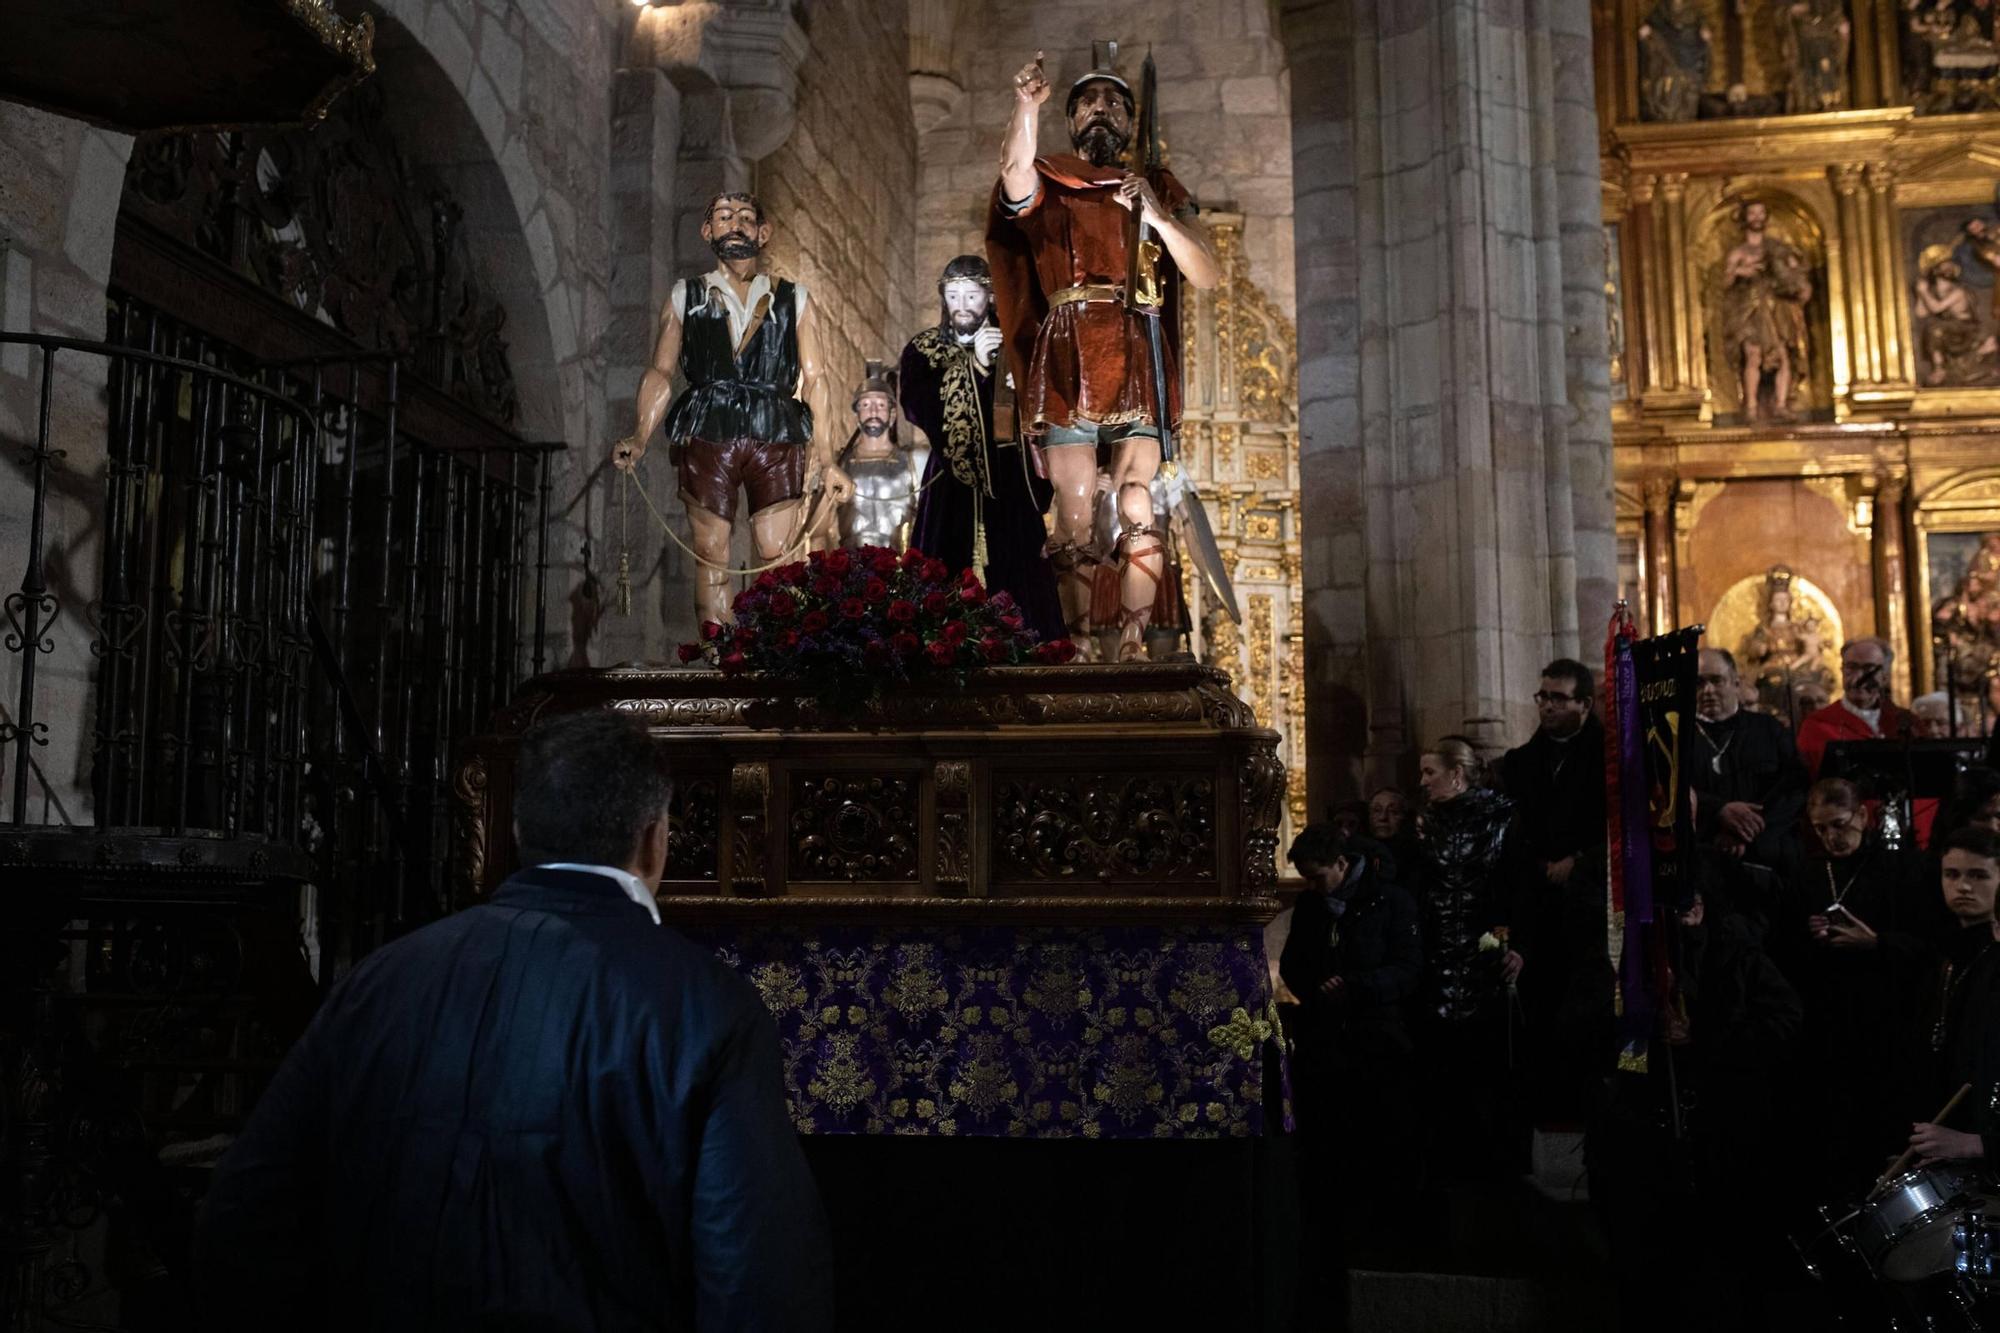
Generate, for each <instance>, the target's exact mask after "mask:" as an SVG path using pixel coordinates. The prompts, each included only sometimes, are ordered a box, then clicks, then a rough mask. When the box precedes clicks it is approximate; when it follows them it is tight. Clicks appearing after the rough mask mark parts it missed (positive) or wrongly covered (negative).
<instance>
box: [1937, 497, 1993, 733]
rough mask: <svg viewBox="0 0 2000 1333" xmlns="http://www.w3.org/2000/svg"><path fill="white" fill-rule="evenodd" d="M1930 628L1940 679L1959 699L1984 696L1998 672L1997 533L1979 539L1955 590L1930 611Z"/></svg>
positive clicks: (1990, 533)
mask: <svg viewBox="0 0 2000 1333" xmlns="http://www.w3.org/2000/svg"><path fill="white" fill-rule="evenodd" d="M1931 625H1932V628H1933V631H1934V633H1935V634H1936V635H1937V638H1938V640H1939V655H1940V657H1941V660H1940V661H1939V662H1938V663H1937V667H1938V671H1939V672H1940V674H1941V675H1943V676H1945V677H1946V678H1947V679H1949V680H1950V681H1951V683H1952V685H1953V688H1954V690H1955V692H1957V693H1959V694H1978V693H1981V692H1983V691H1984V690H1985V689H1986V681H1987V676H1988V674H1989V673H1990V672H1992V671H1993V670H1994V668H1995V667H1996V666H2000V532H1989V533H1987V534H1986V535H1985V536H1983V537H1981V538H1980V539H1979V549H1978V550H1976V551H1974V552H1973V553H1972V559H1971V560H1969V561H1967V562H1966V566H1965V575H1964V577H1962V578H1960V579H1959V581H1958V586H1957V587H1955V588H1953V589H1952V590H1951V594H1950V595H1949V596H1947V597H1946V598H1944V599H1943V600H1942V601H1940V602H1939V603H1938V604H1937V606H1936V607H1934V608H1933V609H1932V611H1931Z"/></svg>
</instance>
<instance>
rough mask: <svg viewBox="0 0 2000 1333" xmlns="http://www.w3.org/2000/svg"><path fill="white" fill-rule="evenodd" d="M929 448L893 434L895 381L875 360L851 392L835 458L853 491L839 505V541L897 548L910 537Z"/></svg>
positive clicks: (853, 545)
mask: <svg viewBox="0 0 2000 1333" xmlns="http://www.w3.org/2000/svg"><path fill="white" fill-rule="evenodd" d="M929 458H930V450H929V449H917V448H913V447H909V446H907V445H905V444H904V443H903V441H901V440H900V439H898V438H897V435H896V386H895V384H894V383H892V382H891V381H890V379H889V377H888V375H887V374H885V373H884V372H883V369H882V363H881V362H880V361H870V362H868V363H867V375H866V378H864V379H863V380H862V381H861V387H860V388H859V389H856V390H855V391H854V433H853V434H852V435H850V436H848V437H847V443H846V444H845V445H844V446H843V447H842V448H841V451H840V455H839V457H838V459H837V460H836V461H837V462H838V463H839V464H840V470H841V471H842V472H845V473H846V474H847V476H848V480H850V481H852V482H853V483H854V495H853V496H852V497H851V498H850V499H849V500H848V501H847V503H846V504H844V505H842V506H841V507H840V544H841V545H842V546H846V547H850V548H851V547H856V546H887V547H890V548H891V549H893V550H897V551H900V550H902V549H903V548H904V547H906V546H908V545H909V542H910V519H911V517H912V516H913V515H914V514H915V513H916V508H917V491H918V489H919V487H921V486H922V484H923V482H922V478H923V474H924V464H925V463H926V462H927V461H928V460H929Z"/></svg>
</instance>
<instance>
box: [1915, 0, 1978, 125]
mask: <svg viewBox="0 0 2000 1333" xmlns="http://www.w3.org/2000/svg"><path fill="white" fill-rule="evenodd" d="M1893 12H1894V21H1895V23H1896V42H1897V54H1898V56H1899V59H1900V63H1901V67H1902V80H1903V97H1904V99H1905V100H1906V101H1908V102H1909V103H1910V105H1911V106H1913V107H1914V108H1915V109H1916V112H1917V114H1918V115H1920V116H1922V115H1948V114H1953V113H1958V112H1969V111H1994V110H2000V45H1996V43H1995V41H1994V24H1993V20H1994V6H1993V3H1992V0H1903V2H1902V3H1900V4H1898V5H1896V6H1895V7H1894V10H1893Z"/></svg>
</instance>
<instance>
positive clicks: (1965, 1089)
mask: <svg viewBox="0 0 2000 1333" xmlns="http://www.w3.org/2000/svg"><path fill="white" fill-rule="evenodd" d="M1971 1091H1972V1085H1971V1084H1970V1083H1967V1084H1964V1085H1962V1086H1961V1087H1960V1088H1959V1090H1958V1091H1957V1092H1954V1093H1953V1094H1951V1100H1950V1101H1948V1102H1946V1103H1945V1104H1944V1109H1943V1110H1942V1111H1939V1112H1938V1113H1937V1114H1936V1115H1934V1116H1932V1117H1931V1121H1930V1122H1931V1123H1932V1124H1933V1125H1938V1124H1942V1123H1944V1120H1945V1118H1946V1117H1947V1116H1949V1115H1950V1114H1951V1113H1952V1112H1953V1111H1956V1110H1957V1109H1958V1104H1959V1103H1960V1102H1962V1101H1964V1100H1965V1098H1966V1095H1967V1094H1968V1093H1970V1092H1971ZM1916 1155H1917V1150H1916V1149H1915V1148H1905V1149H1903V1155H1902V1156H1901V1157H1898V1158H1897V1159H1896V1160H1895V1161H1894V1162H1892V1163H1891V1164H1890V1166H1889V1169H1888V1170H1887V1171H1884V1172H1883V1173H1882V1174H1881V1176H1880V1178H1878V1179H1877V1180H1876V1182H1875V1184H1874V1185H1873V1186H1872V1187H1871V1188H1870V1189H1869V1191H1868V1197H1869V1198H1871V1199H1872V1198H1874V1197H1875V1196H1876V1195H1877V1194H1879V1193H1881V1192H1882V1187H1883V1186H1884V1185H1886V1184H1888V1183H1889V1182H1890V1181H1892V1180H1894V1179H1895V1178H1896V1177H1897V1176H1900V1175H1902V1174H1903V1172H1904V1171H1905V1170H1907V1169H1908V1168H1909V1165H1910V1159H1912V1158H1913V1157H1915V1156H1916Z"/></svg>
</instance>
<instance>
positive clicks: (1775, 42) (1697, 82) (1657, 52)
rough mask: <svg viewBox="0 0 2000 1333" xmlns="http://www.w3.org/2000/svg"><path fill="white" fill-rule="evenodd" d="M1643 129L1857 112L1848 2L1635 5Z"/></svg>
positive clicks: (1650, 0) (1645, 1) (1698, 0)
mask: <svg viewBox="0 0 2000 1333" xmlns="http://www.w3.org/2000/svg"><path fill="white" fill-rule="evenodd" d="M1627 12H1628V13H1629V14H1630V15H1631V19H1632V24H1633V26H1632V28H1631V46H1630V48H1629V49H1630V50H1631V51H1632V53H1633V54H1634V55H1635V56H1636V73H1637V79H1638V87H1637V90H1636V91H1637V98H1636V102H1637V111H1638V114H1639V119H1641V120H1645V121H1655V122H1659V121H1691V120H1697V119H1699V120H1719V119H1733V118H1740V117H1745V116H1779V115H1805V114H1809V113H1812V112H1821V111H1841V110H1845V109H1846V108H1847V107H1848V106H1850V105H1851V104H1852V101H1853V89H1852V70H1853V54H1854V40H1853V37H1854V25H1853V23H1852V22H1851V20H1850V16H1849V13H1848V4H1847V0H1777V2H1766V3H1758V4H1744V3H1732V2H1731V0H1631V2H1630V3H1629V5H1628V11H1627Z"/></svg>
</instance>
